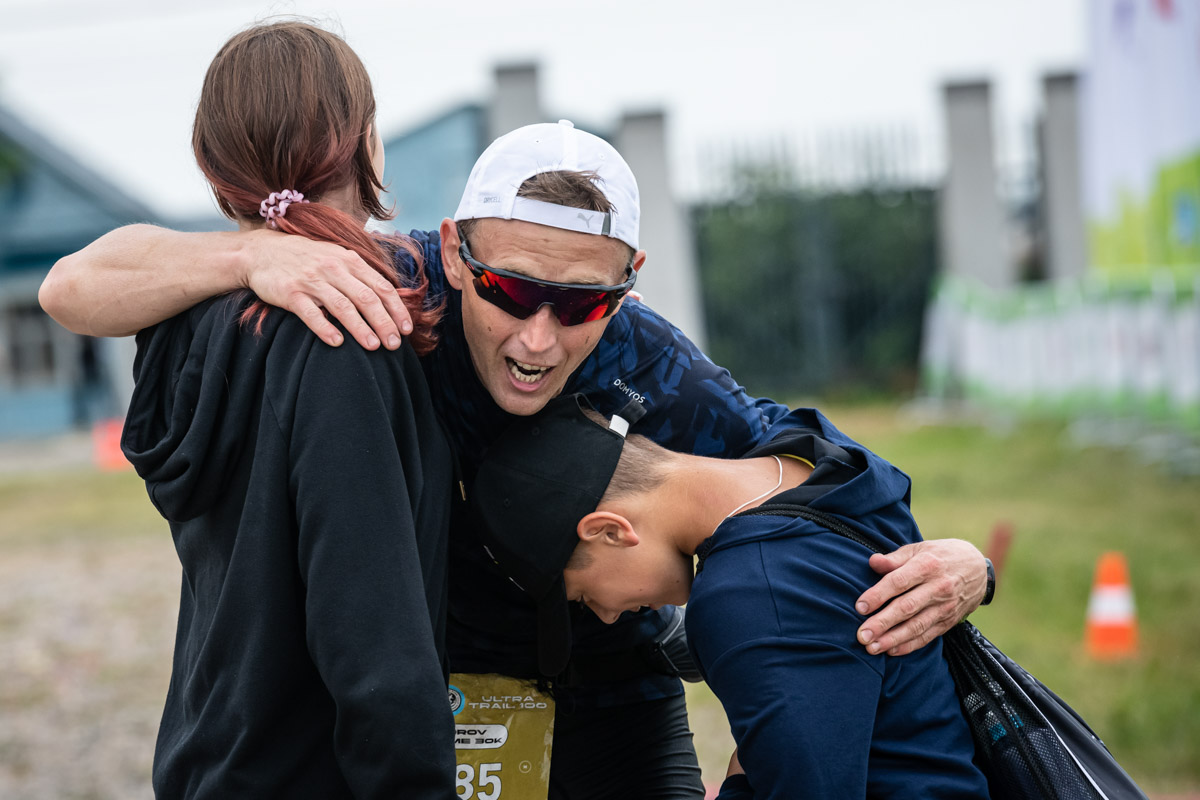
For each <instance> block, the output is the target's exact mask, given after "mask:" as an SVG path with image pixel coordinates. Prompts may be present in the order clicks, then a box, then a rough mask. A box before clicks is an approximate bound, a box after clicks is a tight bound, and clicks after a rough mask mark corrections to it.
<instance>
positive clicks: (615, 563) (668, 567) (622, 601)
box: [563, 538, 693, 625]
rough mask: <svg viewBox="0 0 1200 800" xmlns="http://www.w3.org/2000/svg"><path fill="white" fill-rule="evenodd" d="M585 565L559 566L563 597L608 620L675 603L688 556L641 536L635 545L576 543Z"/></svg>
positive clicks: (684, 586)
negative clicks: (561, 569) (641, 609)
mask: <svg viewBox="0 0 1200 800" xmlns="http://www.w3.org/2000/svg"><path fill="white" fill-rule="evenodd" d="M579 547H582V548H584V549H585V550H587V551H588V556H587V558H586V562H587V563H586V565H585V566H583V567H581V568H579V569H567V570H563V581H564V583H565V586H566V591H567V599H568V600H574V601H577V602H581V603H583V604H584V605H586V606H587V607H588V608H590V609H591V610H592V613H594V614H595V615H596V616H597V617H599V618H600V619H601V620H602V621H603V622H606V623H608V624H610V625H611V624H612V623H614V622H616V621H617V618H618V617H620V616H621V614H623V613H624V612H626V611H637V610H638V609H640V608H643V607H649V608H659V607H661V606H663V605H677V606H681V605H683V604H684V603H686V602H687V601H688V596H689V595H690V594H691V589H692V576H693V572H692V559H691V558H690V557H688V556H685V555H683V554H682V553H680V552H679V551H678V550H676V549H674V548H672V547H664V546H662V545H661V544H658V545H656V543H655V542H654V541H652V540H649V539H646V538H642V539H641V540H640V541H639V542H638V543H637V544H635V545H629V544H623V545H622V544H614V543H612V542H611V541H608V542H606V541H604V540H595V541H585V542H580V544H579Z"/></svg>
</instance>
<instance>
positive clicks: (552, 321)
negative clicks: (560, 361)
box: [520, 303, 562, 353]
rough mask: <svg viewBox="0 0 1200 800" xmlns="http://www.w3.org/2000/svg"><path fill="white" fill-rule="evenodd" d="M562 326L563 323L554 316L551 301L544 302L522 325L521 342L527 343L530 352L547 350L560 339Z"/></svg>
mask: <svg viewBox="0 0 1200 800" xmlns="http://www.w3.org/2000/svg"><path fill="white" fill-rule="evenodd" d="M560 328H562V325H561V324H559V321H558V319H557V318H556V317H555V316H554V309H553V307H552V306H551V305H550V304H549V303H544V304H543V305H542V307H541V308H539V309H538V310H537V311H535V312H533V314H532V315H531V316H530V317H529V318H528V319H526V320H525V323H524V324H523V325H522V326H521V335H520V339H521V344H523V345H525V347H526V348H527V349H528V350H529V351H530V352H533V353H542V352H545V351H546V350H549V349H550V348H551V347H553V346H554V345H555V343H556V342H557V341H558V332H559V329H560Z"/></svg>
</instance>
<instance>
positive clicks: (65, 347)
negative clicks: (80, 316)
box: [0, 107, 158, 438]
mask: <svg viewBox="0 0 1200 800" xmlns="http://www.w3.org/2000/svg"><path fill="white" fill-rule="evenodd" d="M157 220H158V218H157V216H156V215H155V214H154V212H153V211H151V209H150V208H149V207H147V206H146V205H144V204H142V203H141V202H139V201H138V200H136V199H134V198H133V197H130V196H129V195H128V194H126V193H125V192H124V191H122V190H121V189H120V188H119V187H117V186H115V185H113V184H112V183H111V182H110V181H108V180H106V179H104V178H103V177H101V176H100V175H99V174H97V173H96V172H95V170H93V169H91V168H90V167H88V166H87V165H85V164H83V163H82V162H81V161H79V160H78V159H76V158H75V157H74V156H72V155H71V154H70V153H68V152H66V151H64V150H63V149H61V148H59V147H57V146H56V145H55V144H54V143H53V142H51V141H50V140H49V139H47V138H46V137H45V136H43V135H42V134H41V133H39V132H38V131H36V130H34V129H33V128H31V127H30V126H28V125H26V124H25V123H24V122H23V121H22V120H21V119H19V118H18V117H17V116H16V115H15V114H13V113H12V112H11V111H10V110H8V109H6V108H4V107H0V438H11V437H19V436H38V435H45V434H49V433H58V432H61V431H64V430H67V429H69V428H71V427H73V426H81V425H86V424H88V423H90V422H92V421H94V420H96V419H100V418H102V417H106V416H110V415H112V414H114V413H119V411H120V409H121V406H120V398H119V397H118V392H119V388H118V387H117V386H115V385H114V380H115V378H116V376H114V374H113V372H114V370H115V369H116V368H117V364H119V363H128V359H126V358H122V357H121V353H120V352H119V349H120V348H119V346H117V345H116V344H115V342H113V341H103V340H99V339H93V338H91V337H88V336H76V335H74V334H72V333H69V332H68V331H66V330H64V329H63V328H61V327H59V326H58V325H57V324H56V323H55V322H54V321H53V320H51V319H50V318H49V317H48V316H47V315H46V314H45V312H43V311H42V309H41V306H39V305H38V300H37V292H38V287H39V286H40V285H41V283H42V279H43V278H45V276H46V273H47V271H49V269H50V267H51V266H53V264H54V262H55V261H57V260H58V259H59V258H61V257H62V256H64V255H66V254H68V253H71V252H73V251H75V250H78V249H79V248H81V247H84V246H85V245H87V244H88V243H89V242H91V241H92V240H93V239H95V238H96V237H98V236H100V235H102V234H104V233H106V232H108V231H109V230H111V229H113V228H115V227H117V226H120V225H125V224H128V223H131V222H155V221H157Z"/></svg>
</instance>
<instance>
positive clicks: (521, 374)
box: [505, 357, 554, 383]
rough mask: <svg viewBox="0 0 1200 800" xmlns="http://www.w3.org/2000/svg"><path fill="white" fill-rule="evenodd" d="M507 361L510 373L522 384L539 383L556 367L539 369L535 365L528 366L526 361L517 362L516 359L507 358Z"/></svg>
mask: <svg viewBox="0 0 1200 800" xmlns="http://www.w3.org/2000/svg"><path fill="white" fill-rule="evenodd" d="M505 360H506V361H507V362H508V371H509V372H510V373H511V374H512V376H513V377H514V378H516V379H517V380H519V381H520V382H521V383H537V382H538V381H539V380H541V379H542V376H543V375H545V374H546V373H547V372H549V371H550V370H552V369H554V367H539V366H535V365H534V364H526V363H525V362H524V361H517V360H516V359H512V358H507V357H506V358H505Z"/></svg>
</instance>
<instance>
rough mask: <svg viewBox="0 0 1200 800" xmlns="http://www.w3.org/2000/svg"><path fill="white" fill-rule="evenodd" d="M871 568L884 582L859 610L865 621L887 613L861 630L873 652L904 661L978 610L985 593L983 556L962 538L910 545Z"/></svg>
mask: <svg viewBox="0 0 1200 800" xmlns="http://www.w3.org/2000/svg"><path fill="white" fill-rule="evenodd" d="M870 563H871V569H873V570H875V571H876V572H878V573H879V574H880V575H883V576H884V577H883V578H882V579H881V580H880V581H879V583H877V584H875V585H874V586H872V587H871V588H870V589H868V590H867V591H865V592H863V594H862V596H861V597H859V598H858V602H857V603H856V604H855V607H856V608H857V610H858V613H860V614H862V615H864V616H866V615H867V614H871V613H873V612H875V611H877V610H879V609H880V608H882V609H883V610H882V611H879V613H877V614H875V616H873V617H871V618H870V619H868V620H867V621H866V622H864V623H863V624H862V626H861V627H859V629H858V640H859V641H860V642H862V643H863V644H865V645H866V646H867V650H868V651H869V652H871V653H881V652H884V651H887V654H888V655H891V656H901V655H904V654H905V653H911V652H913V651H914V650H917V649H920V648H922V647H924V646H925V645H927V644H929V642H931V641H933V640H934V638H936V637H938V636H941V635H942V634H943V633H945V632H946V631H948V630H950V629H951V628H952V627H954V626H955V625H956V624H958V622H959V620H961V619H962V618H963V617H965V616H966V615H967V614H970V613H971V612H972V611H974V610H975V609H976V608H978V607H979V603H980V601H982V600H983V595H984V592H985V591H986V590H987V565H986V563H985V561H984V558H983V554H982V553H980V552H979V550H977V549H976V548H975V546H974V545H973V544H971V543H970V542H964V541H962V540H961V539H933V540H930V541H926V542H917V543H915V544H906V545H904V546H903V547H901V548H899V549H898V550H895V551H894V552H891V553H888V554H887V555H880V554H878V553H877V554H875V555H873V556H871V562H870ZM885 603H886V606H885V605H884V604H885Z"/></svg>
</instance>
